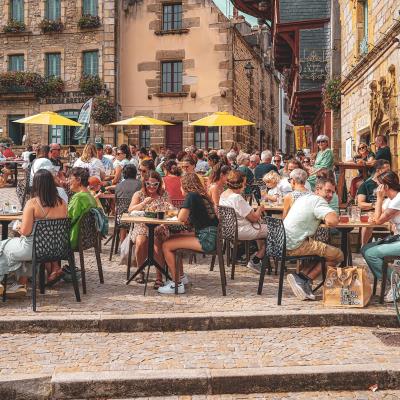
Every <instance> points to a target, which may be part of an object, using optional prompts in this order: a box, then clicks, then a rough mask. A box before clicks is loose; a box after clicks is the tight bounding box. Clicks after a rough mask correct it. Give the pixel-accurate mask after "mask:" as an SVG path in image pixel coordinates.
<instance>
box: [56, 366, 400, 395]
mask: <svg viewBox="0 0 400 400" xmlns="http://www.w3.org/2000/svg"><path fill="white" fill-rule="evenodd" d="M373 384H378V386H379V389H380V390H387V389H393V390H395V389H400V364H372V365H371V364H355V365H326V366H318V368H316V367H315V366H298V367H279V368H276V367H267V368H258V369H253V368H239V369H231V370H229V369H215V370H210V369H191V370H173V371H171V370H164V371H163V370H159V371H153V370H136V371H130V372H127V371H112V372H100V373H99V372H86V373H85V372H78V373H60V374H55V375H54V376H53V379H52V389H53V392H52V398H53V399H57V400H62V399H74V398H85V399H91V398H92V399H94V398H99V397H101V398H127V397H133V396H135V397H136V396H137V397H152V396H172V395H196V394H197V395H206V394H210V395H211V394H216V395H218V394H247V393H267V392H307V391H318V390H324V391H328V390H341V391H343V390H367V389H368V387H369V386H370V385H373Z"/></svg>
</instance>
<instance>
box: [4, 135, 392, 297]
mask: <svg viewBox="0 0 400 400" xmlns="http://www.w3.org/2000/svg"><path fill="white" fill-rule="evenodd" d="M376 143H377V145H378V151H377V153H376V155H375V154H373V153H372V152H370V151H369V150H368V148H367V146H366V145H363V144H360V146H359V157H358V158H356V159H355V160H354V162H356V163H357V164H360V165H361V164H365V165H366V166H367V167H368V168H369V169H370V170H369V174H370V177H369V178H368V179H367V180H365V181H363V182H360V185H358V192H357V194H356V195H355V199H356V200H357V201H358V204H359V206H360V207H361V208H362V209H363V210H372V211H373V213H374V214H373V215H371V217H370V221H371V223H377V224H382V223H385V222H388V221H390V222H391V223H393V224H394V226H395V227H396V228H397V226H400V194H399V193H400V183H399V178H398V176H397V174H396V173H394V172H392V171H390V162H391V159H390V151H389V152H388V147H387V145H386V147H385V138H384V137H378V138H377V140H376ZM317 146H318V149H319V150H318V152H317V153H316V154H315V155H309V156H308V155H306V154H304V153H303V152H301V151H300V152H298V153H297V154H296V155H295V156H288V155H284V154H282V152H281V151H279V150H278V151H276V152H275V154H273V152H272V151H270V150H264V151H254V152H252V153H251V154H250V153H246V152H243V151H239V150H238V149H237V148H235V147H233V148H232V149H231V150H229V151H225V150H223V149H220V150H207V151H206V150H201V149H196V148H195V147H194V146H191V147H189V148H187V149H185V150H184V151H180V152H178V153H177V154H175V153H174V152H172V151H171V150H168V149H165V148H163V147H161V148H160V150H159V152H158V153H157V152H156V151H154V150H153V149H150V150H149V151H148V150H146V149H145V148H140V149H138V148H137V146H135V145H130V146H129V145H126V144H122V145H120V146H119V147H111V146H108V145H106V146H104V145H103V144H99V143H98V144H91V143H89V144H87V145H86V146H85V147H84V149H83V151H82V154H78V153H77V151H76V149H75V148H73V147H72V146H71V148H70V151H69V154H68V162H67V163H68V164H69V167H70V169H69V170H68V171H67V170H66V168H64V166H63V163H62V160H61V156H60V151H61V147H60V145H58V144H51V145H50V146H41V147H40V148H38V149H32V148H28V149H27V150H26V152H25V154H24V155H23V157H24V159H26V162H27V166H28V167H29V168H30V184H31V199H30V200H29V201H28V202H27V204H26V205H25V208H24V210H23V216H22V224H21V225H20V227H19V228H18V229H19V230H18V233H19V234H20V236H19V237H16V238H13V239H8V240H7V241H3V242H1V243H0V278H1V277H2V276H3V275H4V274H6V273H9V272H12V271H16V272H17V274H18V282H17V283H16V284H15V285H14V286H13V287H11V288H10V289H9V293H11V294H12V293H13V292H14V293H21V294H25V293H26V282H27V281H26V277H27V276H28V275H29V271H28V270H27V269H26V263H27V262H29V261H30V260H31V257H32V251H31V249H32V226H33V223H34V221H35V220H37V219H41V218H59V217H63V216H68V217H69V218H71V221H72V232H71V245H72V248H76V247H77V240H78V232H77V226H78V225H77V223H78V221H79V219H80V217H81V216H82V215H83V213H84V212H86V211H87V210H89V209H91V208H98V207H99V202H98V201H96V198H97V197H98V195H99V194H100V193H102V192H104V191H105V190H107V191H109V192H111V193H115V195H116V197H117V198H121V197H123V198H128V199H130V206H129V212H137V211H165V210H168V208H170V207H172V206H175V205H176V204H179V205H180V206H179V208H180V210H179V213H178V215H177V219H178V221H179V222H182V230H180V231H178V232H177V231H176V230H174V231H171V230H170V229H169V228H168V227H167V226H166V225H160V226H158V227H157V229H156V231H155V241H154V254H155V259H156V261H157V262H158V264H159V265H167V266H168V269H169V272H170V276H171V277H172V279H171V280H168V281H166V282H164V281H163V277H162V276H161V274H160V273H159V272H157V276H156V281H155V284H154V288H155V289H157V290H158V292H159V293H161V294H173V293H175V281H177V282H179V283H178V285H179V286H178V293H180V294H182V293H185V285H187V284H188V282H189V278H188V276H187V275H186V274H185V273H184V270H183V265H176V260H175V251H176V250H177V249H187V250H194V251H203V252H206V253H209V252H212V251H214V250H215V248H216V240H217V227H218V224H219V218H218V206H225V207H231V208H233V209H234V210H235V213H236V217H237V222H238V239H239V240H240V241H254V242H255V244H256V248H255V251H254V254H252V255H251V257H250V260H249V261H248V263H247V266H248V268H250V269H251V270H253V271H255V272H256V273H260V270H261V266H262V260H263V258H264V254H265V245H266V243H265V239H266V237H267V225H266V224H265V223H264V221H263V214H264V211H265V207H264V206H263V205H262V204H263V203H261V205H260V206H258V207H254V206H253V205H251V204H250V203H249V202H248V201H247V199H248V197H249V196H250V197H251V196H252V193H253V191H252V188H253V186H254V185H258V186H259V187H260V188H261V189H262V197H263V199H262V200H264V201H266V202H269V203H277V204H282V205H283V218H284V227H285V232H286V245H287V254H288V255H290V256H302V255H308V256H311V255H315V256H321V257H325V259H326V263H327V265H331V266H338V265H339V264H340V263H342V261H343V259H344V256H343V253H342V251H341V250H340V249H339V248H336V247H334V246H332V245H330V244H327V243H324V242H321V241H318V240H317V239H315V233H316V231H317V229H318V227H319V225H320V224H321V223H324V224H325V226H326V227H328V228H334V227H335V226H337V224H338V222H339V199H338V196H337V192H336V181H337V177H336V176H335V171H334V157H333V151H332V150H331V148H330V147H329V138H328V137H327V136H325V135H319V136H318V138H317ZM50 178H51V179H50ZM44 182H45V183H44ZM72 193H73V196H72V197H71V194H72ZM385 199H386V200H385ZM371 233H372V229H371V228H365V229H364V230H363V236H362V241H363V242H362V243H363V245H365V246H364V247H363V249H362V254H363V255H364V257H365V260H366V262H367V264H368V266H369V267H370V269H371V271H372V272H373V273H374V275H375V276H377V277H378V278H381V276H382V265H383V257H384V256H385V255H396V253H397V250H400V245H399V244H398V243H400V242H393V243H388V244H384V245H380V244H379V243H377V242H373V243H369V244H367V243H368V242H369V240H370V238H371ZM126 234H127V232H125V233H124V235H126ZM129 235H130V240H132V242H133V243H134V244H135V257H136V261H137V264H138V265H141V264H142V263H143V261H144V260H145V259H146V256H147V248H148V247H147V246H148V240H149V238H148V228H147V226H146V225H145V224H135V226H134V227H133V229H132V230H131V231H130V232H129ZM17 253H18V256H16V254H17ZM47 271H48V278H47V282H48V284H50V285H51V284H54V283H56V282H58V281H59V279H60V278H61V277H62V275H63V271H62V270H60V267H59V265H58V264H54V265H49V266H47ZM320 273H321V266H320V265H319V264H313V265H305V266H303V267H302V269H301V271H300V272H298V273H291V274H288V276H287V280H288V282H289V285H290V287H291V288H292V290H293V293H294V294H295V295H296V296H297V297H298V298H299V299H301V300H306V299H308V300H314V299H315V296H314V294H313V292H312V283H313V280H315V279H316V278H317V277H318V276H319V275H320ZM389 276H390V274H389ZM138 282H144V277H143V276H139V277H138ZM386 300H387V301H390V300H393V293H392V292H391V291H390V292H389V293H387V295H386Z"/></svg>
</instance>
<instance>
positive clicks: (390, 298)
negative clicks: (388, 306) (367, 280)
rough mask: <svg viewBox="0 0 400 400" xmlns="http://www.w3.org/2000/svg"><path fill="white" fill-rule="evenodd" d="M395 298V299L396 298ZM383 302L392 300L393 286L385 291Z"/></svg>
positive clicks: (391, 301)
mask: <svg viewBox="0 0 400 400" xmlns="http://www.w3.org/2000/svg"><path fill="white" fill-rule="evenodd" d="M398 299H399V298H397V299H396V300H398ZM383 300H384V302H385V303H393V302H394V293H393V288H390V289H389V291H388V292H387V293H386V295H385V298H384V299H383Z"/></svg>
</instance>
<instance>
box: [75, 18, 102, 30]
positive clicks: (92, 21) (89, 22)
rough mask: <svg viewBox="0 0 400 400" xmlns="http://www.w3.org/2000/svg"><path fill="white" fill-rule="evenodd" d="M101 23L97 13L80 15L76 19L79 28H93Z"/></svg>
mask: <svg viewBox="0 0 400 400" xmlns="http://www.w3.org/2000/svg"><path fill="white" fill-rule="evenodd" d="M100 25H101V22H100V17H99V16H98V15H82V17H81V18H80V20H79V21H78V26H79V28H80V29H94V28H98V27H99V26H100Z"/></svg>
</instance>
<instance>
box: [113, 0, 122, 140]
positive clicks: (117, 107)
mask: <svg viewBox="0 0 400 400" xmlns="http://www.w3.org/2000/svg"><path fill="white" fill-rule="evenodd" d="M121 6H122V5H121ZM119 8H120V2H119V1H118V0H115V1H114V21H115V22H114V53H115V56H114V57H115V60H114V71H115V74H114V76H115V81H114V85H115V90H114V92H115V115H116V116H117V120H119V117H120V98H119V95H120V93H119V80H120V79H119V16H120V12H119ZM122 129H123V128H122ZM117 130H118V127H116V126H114V137H113V141H114V146H117V141H118V135H117Z"/></svg>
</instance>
